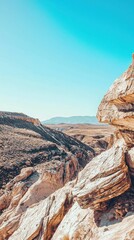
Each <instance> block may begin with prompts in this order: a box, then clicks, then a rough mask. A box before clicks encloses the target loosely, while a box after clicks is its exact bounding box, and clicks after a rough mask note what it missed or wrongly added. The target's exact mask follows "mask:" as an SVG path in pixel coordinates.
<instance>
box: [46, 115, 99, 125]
mask: <svg viewBox="0 0 134 240" xmlns="http://www.w3.org/2000/svg"><path fill="white" fill-rule="evenodd" d="M42 123H43V124H61V123H68V124H84V123H88V124H99V122H98V120H97V118H96V117H95V116H72V117H53V118H50V119H48V120H45V121H43V122H42Z"/></svg>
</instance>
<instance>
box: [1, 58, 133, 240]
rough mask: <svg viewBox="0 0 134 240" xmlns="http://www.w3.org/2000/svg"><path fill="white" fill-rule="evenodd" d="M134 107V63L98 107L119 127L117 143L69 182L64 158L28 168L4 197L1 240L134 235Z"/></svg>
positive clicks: (127, 239) (123, 239)
mask: <svg viewBox="0 0 134 240" xmlns="http://www.w3.org/2000/svg"><path fill="white" fill-rule="evenodd" d="M133 106H134V62H133V63H132V65H131V66H130V67H129V69H128V70H127V71H126V72H125V73H124V74H123V75H122V76H121V77H120V78H119V79H117V80H116V81H115V83H114V84H113V86H112V87H111V88H110V90H109V91H108V93H107V94H106V95H105V96H104V99H103V100H102V102H101V104H100V106H99V110H98V119H99V120H100V121H102V122H107V123H109V124H112V125H114V126H116V128H117V130H116V133H115V136H114V141H113V144H112V147H111V148H110V149H108V150H107V151H105V152H103V153H101V154H100V155H98V156H97V157H95V158H93V159H92V160H91V161H90V162H89V163H88V164H87V165H86V166H85V168H84V169H83V170H82V171H81V172H80V173H79V174H78V176H77V178H76V179H75V180H73V181H71V182H69V183H67V184H66V185H64V184H65V182H66V181H68V180H69V179H70V178H72V177H70V176H71V172H70V170H69V169H72V168H68V167H67V168H64V165H63V162H60V161H54V162H53V163H52V165H53V167H52V166H51V167H50V166H49V164H48V165H47V164H46V163H43V164H40V165H38V166H34V167H29V168H25V169H23V170H22V171H21V173H20V175H17V176H16V177H15V178H14V179H12V181H11V182H9V183H8V184H7V185H6V187H5V191H4V194H3V195H2V196H1V198H0V209H1V216H0V240H5V239H9V240H50V239H52V240H77V239H78V240H89V239H90V240H115V239H117V240H133V239H134V122H133V120H134V115H133ZM71 162H72V164H73V166H76V161H75V158H72V159H71ZM73 169H75V168H73ZM64 172H65V173H66V174H64ZM64 175H65V176H67V179H66V181H64V178H63V177H61V176H64ZM63 185H64V186H63Z"/></svg>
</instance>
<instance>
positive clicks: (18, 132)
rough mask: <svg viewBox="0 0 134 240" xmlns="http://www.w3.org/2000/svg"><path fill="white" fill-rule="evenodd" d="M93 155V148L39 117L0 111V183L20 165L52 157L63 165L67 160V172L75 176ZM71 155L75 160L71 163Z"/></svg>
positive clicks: (32, 164) (7, 178) (39, 161)
mask: <svg viewBox="0 0 134 240" xmlns="http://www.w3.org/2000/svg"><path fill="white" fill-rule="evenodd" d="M93 156H95V151H94V150H93V148H91V147H90V146H88V145H86V144H83V143H82V142H81V141H78V140H76V139H74V138H71V137H69V136H68V135H66V134H64V133H62V132H59V131H56V130H53V129H50V128H48V127H45V126H43V125H42V124H41V123H40V121H39V120H38V119H34V118H30V117H28V116H26V115H24V114H19V113H8V112H0V187H2V186H3V185H5V184H6V183H7V182H9V181H10V180H11V179H12V178H13V177H15V176H16V175H17V174H19V173H20V170H21V169H22V168H26V167H30V166H37V165H38V164H41V163H46V162H51V161H52V160H53V161H54V162H55V164H58V165H60V164H63V162H64V163H65V165H66V166H67V165H68V164H69V167H68V168H70V171H71V173H70V174H71V176H72V177H74V176H76V175H77V172H78V170H79V169H81V168H83V167H84V166H85V165H86V164H87V163H88V162H89V161H90V160H91V159H92V158H93ZM72 158H75V160H76V162H77V163H75V164H74V163H73V160H71V159H72ZM50 165H51V164H50ZM73 165H75V166H73ZM50 168H51V166H50ZM71 168H74V171H73V170H71ZM64 171H65V173H66V170H64ZM65 173H64V181H65V179H66V176H65ZM68 174H69V170H68ZM71 176H70V178H69V179H71V178H72V177H71Z"/></svg>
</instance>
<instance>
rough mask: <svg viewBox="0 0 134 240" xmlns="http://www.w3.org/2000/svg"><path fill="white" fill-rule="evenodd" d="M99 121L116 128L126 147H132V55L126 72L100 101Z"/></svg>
mask: <svg viewBox="0 0 134 240" xmlns="http://www.w3.org/2000/svg"><path fill="white" fill-rule="evenodd" d="M97 117H98V119H99V121H101V122H106V123H109V124H112V125H114V126H117V128H118V130H119V131H120V133H121V134H122V136H123V137H124V139H125V141H126V142H127V144H128V145H131V146H132V145H134V54H133V62H132V64H131V65H130V67H129V68H128V70H127V71H126V72H125V73H123V74H122V75H121V77H119V78H118V79H117V80H116V81H115V82H114V84H113V85H112V86H111V88H110V89H109V91H108V92H107V94H106V95H105V96H104V98H103V99H102V102H101V104H100V106H99V109H98V113H97Z"/></svg>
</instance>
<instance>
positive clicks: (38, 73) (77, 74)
mask: <svg viewBox="0 0 134 240" xmlns="http://www.w3.org/2000/svg"><path fill="white" fill-rule="evenodd" d="M133 11H134V1H133V0H127V1H126V0H121V1H117V0H113V1H108V0H101V1H100V0H83V1H82V0H0V90H1V93H0V110H5V111H17V112H24V113H26V114H28V115H31V116H33V117H37V118H40V119H41V120H44V119H47V118H49V117H53V116H71V115H95V114H96V111H97V107H98V105H99V103H100V101H101V99H102V97H103V95H104V94H105V93H106V91H107V90H108V88H109V87H110V85H111V84H112V83H113V81H114V80H115V78H117V77H118V76H120V75H121V74H122V72H124V70H126V69H127V67H128V66H129V64H130V63H131V54H132V52H133V49H134V48H133V47H134V26H133V23H134V12H133Z"/></svg>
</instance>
